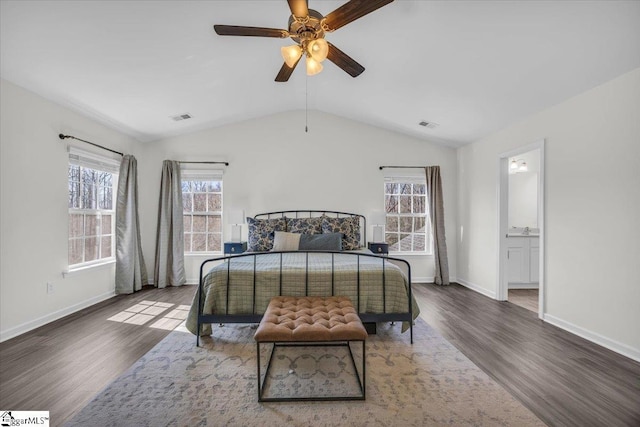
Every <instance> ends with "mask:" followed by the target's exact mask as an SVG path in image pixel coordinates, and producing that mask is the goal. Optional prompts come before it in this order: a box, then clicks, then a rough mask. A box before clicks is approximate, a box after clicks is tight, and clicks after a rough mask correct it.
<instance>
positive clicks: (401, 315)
mask: <svg viewBox="0 0 640 427" xmlns="http://www.w3.org/2000/svg"><path fill="white" fill-rule="evenodd" d="M287 213H294V214H299V213H306V214H309V215H310V216H309V217H311V215H313V214H335V215H344V216H352V217H353V216H355V217H360V218H361V222H362V221H364V227H362V228H361V239H362V238H365V240H364V241H365V242H366V219H365V218H364V216H362V215H359V214H352V213H347V212H336V211H325V210H322V211H313V210H302V211H279V212H269V213H264V214H258V215H255V216H254V218H259V217H264V216H266V217H267V218H271V217H272V216H275V215H280V216H281V217H284V216H286V214H287ZM295 218H299V216H296V217H295ZM287 253H296V254H306V256H305V259H306V262H305V293H304V296H309V282H308V279H309V254H331V265H332V271H331V295H326V296H336V295H334V290H335V289H334V272H335V271H334V258H335V255H341V256H345V255H347V256H353V257H356V267H357V269H356V301H352V302H353V303H354V306H355V307H356V310H357V312H358V316H359V317H360V320H361V321H362V322H363V323H374V322H375V323H377V322H396V321H397V322H409V330H410V333H409V335H410V340H411V344H413V307H412V300H413V299H412V293H411V265H410V264H409V262H407V261H406V260H404V259H400V258H392V257H388V256H381V255H375V254H366V253H350V252H339V251H275V252H250V253H243V254H239V255H227V256H220V257H216V258H210V259H207V260H205V261H203V262H202V264H201V265H200V278H199V282H198V327H197V334H196V337H197V338H196V345H197V346H200V330H201V325H203V324H214V323H260V321H261V320H262V316H263V315H262V314H256V264H257V257H259V256H265V255H271V256H272V255H274V254H279V255H280V256H279V259H280V281H279V292H278V295H273V296H274V297H275V296H283V295H282V266H283V254H287ZM245 257H253V297H252V298H253V299H252V314H229V287H230V276H231V264H232V263H233V260H234V259H239V258H245ZM362 257H367V258H375V259H379V260H380V261H381V263H382V298H383V313H366V312H364V313H363V312H361V307H360V298H361V287H362V283H361V280H360V259H361V258H362ZM211 262H225V263H226V266H227V281H226V287H227V293H226V295H227V301H226V305H225V313H224V314H204V313H203V306H204V297H203V285H204V276H205V274H204V268H205V265H207V264H209V263H211ZM389 262H393V263H394V264H401V265H403V266H404V267H405V268H406V274H407V281H408V284H407V301H408V306H407V311H406V312H398V313H387V312H386V311H387V308H386V285H387V281H386V264H387V263H389Z"/></svg>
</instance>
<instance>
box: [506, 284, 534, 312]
mask: <svg viewBox="0 0 640 427" xmlns="http://www.w3.org/2000/svg"><path fill="white" fill-rule="evenodd" d="M507 299H508V300H509V302H510V303H512V304H515V305H519V306H520V307H524V308H526V309H527V310H530V311H533V312H534V313H536V314H537V313H538V290H537V289H509V296H508V297H507Z"/></svg>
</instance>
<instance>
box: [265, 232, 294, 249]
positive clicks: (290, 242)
mask: <svg viewBox="0 0 640 427" xmlns="http://www.w3.org/2000/svg"><path fill="white" fill-rule="evenodd" d="M299 246H300V233H287V232H285V231H276V232H275V235H274V238H273V249H271V250H272V251H297V250H298V247H299Z"/></svg>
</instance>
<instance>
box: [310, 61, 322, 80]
mask: <svg viewBox="0 0 640 427" xmlns="http://www.w3.org/2000/svg"><path fill="white" fill-rule="evenodd" d="M320 71H322V64H321V63H319V62H318V61H316V60H315V59H313V58H311V57H309V56H307V76H314V75H316V74H318V73H319V72H320Z"/></svg>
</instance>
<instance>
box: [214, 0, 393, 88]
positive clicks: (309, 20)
mask: <svg viewBox="0 0 640 427" xmlns="http://www.w3.org/2000/svg"><path fill="white" fill-rule="evenodd" d="M391 2H393V0H351V1H349V2H347V3H345V4H343V5H342V6H340V7H339V8H337V9H336V10H334V11H333V12H331V13H329V14H328V15H326V16H322V14H321V13H319V12H318V11H316V10H313V9H309V7H308V3H307V0H287V3H288V4H289V9H290V10H291V16H290V17H289V26H288V30H280V29H275V28H262V27H243V26H236V25H214V26H213V28H214V29H215V31H216V34H218V35H221V36H251V37H273V38H287V37H290V38H291V39H292V40H293V41H295V42H296V43H297V44H295V45H292V46H284V47H282V48H281V49H280V53H281V54H282V58H283V59H284V64H283V65H282V68H281V69H280V71H279V72H278V75H277V76H276V81H277V82H286V81H288V80H289V77H291V74H292V73H293V70H294V69H295V67H296V65H298V62H300V59H301V58H302V55H306V61H305V62H306V68H307V75H309V76H313V75H315V74H318V73H319V72H321V71H322V68H323V66H322V64H321V62H322V61H324V60H325V59H329V61H331V62H333V63H334V64H336V65H337V66H338V67H340V68H341V69H343V70H344V71H345V72H346V73H348V74H349V75H350V76H351V77H357V76H359V75H360V74H362V72H363V71H364V67H363V66H362V65H360V64H358V63H357V62H356V61H355V60H354V59H353V58H351V57H350V56H349V55H347V54H346V53H344V52H342V51H341V50H340V49H338V48H337V47H335V46H334V45H332V44H331V43H329V42H327V41H326V40H325V38H324V36H325V33H328V32H329V33H330V32H333V31H335V30H337V29H338V28H341V27H343V26H345V25H347V24H348V23H350V22H353V21H355V20H356V19H359V18H361V17H363V16H365V15H367V14H369V13H371V12H373V11H375V10H377V9H379V8H381V7H382V6H385V5H387V4H389V3H391Z"/></svg>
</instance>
